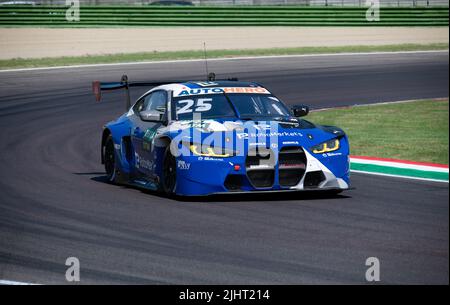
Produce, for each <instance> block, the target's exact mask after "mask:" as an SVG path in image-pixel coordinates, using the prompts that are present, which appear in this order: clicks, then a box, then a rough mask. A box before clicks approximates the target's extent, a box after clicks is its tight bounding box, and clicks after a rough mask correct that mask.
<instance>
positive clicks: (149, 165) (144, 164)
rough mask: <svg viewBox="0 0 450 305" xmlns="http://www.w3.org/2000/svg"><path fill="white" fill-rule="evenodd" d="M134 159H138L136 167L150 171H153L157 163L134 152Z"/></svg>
mask: <svg viewBox="0 0 450 305" xmlns="http://www.w3.org/2000/svg"><path fill="white" fill-rule="evenodd" d="M134 159H135V160H136V168H138V169H140V168H142V169H146V170H149V171H153V168H154V165H155V163H154V162H153V161H150V160H147V159H143V158H142V157H141V156H139V154H137V153H134Z"/></svg>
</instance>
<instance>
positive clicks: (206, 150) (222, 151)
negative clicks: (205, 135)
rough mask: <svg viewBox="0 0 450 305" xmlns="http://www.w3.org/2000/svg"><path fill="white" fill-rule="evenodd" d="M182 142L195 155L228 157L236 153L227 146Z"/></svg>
mask: <svg viewBox="0 0 450 305" xmlns="http://www.w3.org/2000/svg"><path fill="white" fill-rule="evenodd" d="M183 144H184V145H185V146H188V147H189V150H190V151H191V152H192V153H193V154H194V155H196V156H203V157H214V158H228V157H232V156H234V155H237V153H236V152H235V151H233V150H231V149H227V148H222V147H215V146H209V145H201V144H191V143H183Z"/></svg>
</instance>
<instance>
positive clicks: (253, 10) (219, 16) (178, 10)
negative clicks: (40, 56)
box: [0, 6, 449, 27]
mask: <svg viewBox="0 0 450 305" xmlns="http://www.w3.org/2000/svg"><path fill="white" fill-rule="evenodd" d="M66 10H67V8H66V7H61V6H0V26H62V27H92V26H448V12H449V11H448V8H443V7H430V8H425V7H420V8H419V7H416V8H397V7H395V8H394V7H392V8H381V9H380V21H372V22H369V21H367V20H366V11H367V8H361V7H298V6H289V7H286V6H285V7H282V6H250V7H249V6H242V7H238V6H232V7H205V6H202V7H194V6H189V7H180V6H147V7H144V6H141V7H130V6H87V7H83V6H82V7H81V8H80V21H76V22H68V21H67V20H66Z"/></svg>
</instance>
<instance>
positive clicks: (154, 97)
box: [142, 90, 167, 113]
mask: <svg viewBox="0 0 450 305" xmlns="http://www.w3.org/2000/svg"><path fill="white" fill-rule="evenodd" d="M166 101H167V94H166V92H165V91H162V90H161V91H155V92H153V93H152V94H150V95H148V96H146V97H145V101H144V107H143V109H142V110H156V111H159V112H162V113H164V112H166Z"/></svg>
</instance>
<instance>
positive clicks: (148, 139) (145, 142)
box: [142, 127, 157, 151]
mask: <svg viewBox="0 0 450 305" xmlns="http://www.w3.org/2000/svg"><path fill="white" fill-rule="evenodd" d="M156 130H157V127H152V128H148V129H147V130H146V131H145V134H144V137H143V138H142V149H143V150H148V151H150V150H151V149H152V143H153V139H154V138H155V135H156Z"/></svg>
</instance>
